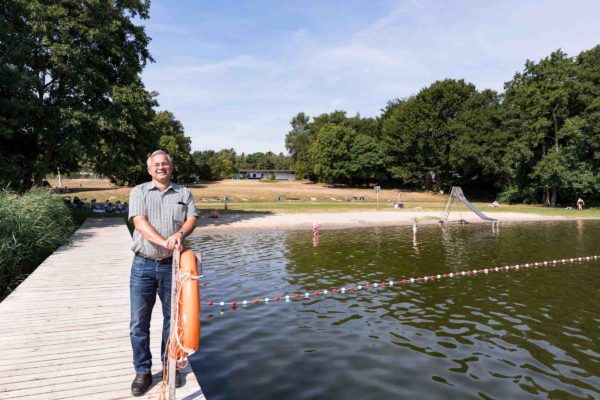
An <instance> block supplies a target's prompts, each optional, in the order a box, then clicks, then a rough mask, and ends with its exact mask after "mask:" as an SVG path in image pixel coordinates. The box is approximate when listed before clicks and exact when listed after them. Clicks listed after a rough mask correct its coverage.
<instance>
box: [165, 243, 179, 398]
mask: <svg viewBox="0 0 600 400" xmlns="http://www.w3.org/2000/svg"><path fill="white" fill-rule="evenodd" d="M179 255H180V252H179V249H175V250H174V251H173V266H172V271H171V330H170V332H169V337H173V329H177V327H176V326H175V315H176V312H177V299H176V298H175V292H176V288H177V272H178V270H179ZM166 351H167V352H169V349H168V348H167V350H166ZM167 354H169V364H168V371H169V400H175V374H176V373H177V372H176V371H177V369H176V366H177V360H176V359H175V357H173V356H172V355H171V354H170V352H169V353H167Z"/></svg>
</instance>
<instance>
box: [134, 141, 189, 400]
mask: <svg viewBox="0 0 600 400" xmlns="http://www.w3.org/2000/svg"><path fill="white" fill-rule="evenodd" d="M147 164H148V173H149V174H150V176H151V177H152V181H150V182H146V183H143V184H141V185H138V186H136V187H135V188H133V190H132V191H131V195H130V197H129V220H130V221H131V220H133V224H134V225H135V230H134V232H133V244H132V246H131V249H132V250H133V251H134V253H135V257H134V258H133V263H132V266H131V277H130V282H129V289H130V298H131V322H130V337H131V347H132V348H133V365H134V367H135V373H136V376H135V379H134V380H133V383H132V384H131V394H132V395H134V396H141V395H143V394H144V393H146V391H147V390H148V388H149V387H150V385H151V384H152V355H151V353H150V318H151V315H152V308H153V307H154V303H155V302H156V294H157V292H158V296H159V297H160V302H161V303H162V312H163V332H162V343H161V360H164V355H165V351H166V341H167V339H168V337H169V330H170V328H171V266H172V262H173V250H174V249H175V248H178V247H179V246H180V245H181V243H182V241H183V239H184V238H185V237H187V236H188V235H189V234H191V233H192V232H193V231H194V228H195V227H196V222H197V220H198V211H197V210H196V206H195V204H194V199H193V197H192V193H191V192H190V191H189V190H188V189H187V188H186V187H184V186H181V185H177V184H175V183H171V175H172V174H173V163H172V162H171V158H170V157H169V155H168V154H167V153H165V152H164V151H161V150H157V151H155V152H154V153H152V154H151V155H150V157H148V161H147ZM180 384H181V377H180V376H179V374H177V376H176V385H180Z"/></svg>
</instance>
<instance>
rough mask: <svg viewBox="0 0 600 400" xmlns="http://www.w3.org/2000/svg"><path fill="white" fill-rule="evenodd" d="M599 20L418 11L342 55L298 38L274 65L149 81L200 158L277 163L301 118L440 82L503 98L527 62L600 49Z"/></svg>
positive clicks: (190, 68) (234, 63) (540, 11)
mask: <svg viewBox="0 0 600 400" xmlns="http://www.w3.org/2000/svg"><path fill="white" fill-rule="evenodd" d="M599 16H600V5H599V4H598V3H597V2H595V1H583V0H582V1H571V2H569V4H568V5H566V6H565V5H564V3H563V2H558V1H555V2H547V1H544V2H541V1H540V2H533V3H527V4H525V3H522V2H506V3H498V2H493V3H492V2H475V1H473V2H468V1H463V2H458V3H452V4H450V3H444V2H434V1H429V2H427V1H425V2H423V1H410V2H406V3H403V4H402V5H400V6H398V7H397V8H395V9H393V10H391V12H390V13H389V14H388V15H386V16H384V17H382V18H380V19H379V20H375V21H372V22H371V23H369V24H366V25H365V27H364V29H362V30H360V31H357V32H354V33H353V34H351V35H349V36H348V37H347V38H342V39H340V38H337V40H336V44H335V45H331V44H327V43H321V42H320V37H318V36H315V35H312V34H311V33H310V32H309V31H307V30H296V31H292V32H289V33H288V35H287V36H285V37H282V38H281V39H280V43H279V49H280V53H279V54H278V55H277V56H272V57H270V58H268V59H265V58H264V57H259V56H257V55H254V54H246V53H241V54H237V55H233V56H229V57H221V58H219V59H218V60H216V61H208V60H206V59H203V58H201V57H195V56H194V55H193V54H187V55H185V57H181V56H174V57H173V58H172V60H171V59H170V58H169V59H165V58H163V59H158V60H157V63H156V64H153V65H150V66H148V68H147V70H146V71H145V72H144V81H145V82H146V85H147V87H148V88H150V89H152V90H157V91H159V92H160V97H159V102H160V103H161V107H162V108H165V109H169V110H171V111H173V112H174V113H175V115H176V117H177V118H178V119H180V120H181V121H182V123H183V124H184V126H185V128H186V133H187V134H188V135H190V136H191V137H192V141H193V142H192V145H193V148H194V149H206V148H212V149H215V150H218V149H220V148H225V147H233V148H235V149H236V151H238V152H242V151H244V152H246V153H251V152H255V151H268V150H271V151H275V152H279V151H285V150H284V138H285V133H286V132H287V131H288V130H289V121H290V119H291V118H292V117H293V116H294V115H295V114H296V113H298V112H300V111H304V112H306V113H308V114H309V115H312V116H314V115H318V114H320V113H324V112H330V111H333V110H335V109H344V110H347V111H348V112H349V113H350V114H354V113H356V112H360V113H361V115H365V116H376V115H378V114H379V112H380V109H381V108H383V107H384V106H385V105H386V103H387V101H389V100H391V99H393V98H397V97H407V96H410V95H412V94H415V93H416V92H418V91H419V90H420V89H421V88H423V87H425V86H428V85H429V84H431V83H433V82H434V81H435V80H438V79H444V78H464V79H465V80H467V81H470V82H473V83H475V84H476V85H477V87H478V88H479V89H483V88H492V89H495V90H502V87H503V84H504V82H505V81H508V80H510V79H511V78H512V76H513V75H514V73H515V72H517V71H519V70H521V69H522V67H523V64H524V62H525V60H526V59H527V58H529V59H534V60H537V59H540V58H542V57H545V56H547V55H549V54H550V52H552V51H553V50H556V49H557V48H559V47H560V48H562V49H563V50H564V51H566V52H567V53H568V54H570V55H576V54H577V53H578V52H580V51H581V50H584V49H588V48H591V47H593V46H595V45H596V44H598V33H599V32H598V31H599V30H598V28H597V27H598V26H600V17H599ZM162 29H166V28H164V27H163V28H162ZM215 47H218V45H215ZM162 50H163V52H164V49H162Z"/></svg>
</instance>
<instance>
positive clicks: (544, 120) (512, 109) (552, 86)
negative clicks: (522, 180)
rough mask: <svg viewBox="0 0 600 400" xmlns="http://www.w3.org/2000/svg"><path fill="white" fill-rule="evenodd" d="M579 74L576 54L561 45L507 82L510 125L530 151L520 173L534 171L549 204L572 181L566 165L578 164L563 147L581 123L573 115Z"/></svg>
mask: <svg viewBox="0 0 600 400" xmlns="http://www.w3.org/2000/svg"><path fill="white" fill-rule="evenodd" d="M575 78H576V69H575V64H574V61H573V59H572V58H570V57H568V56H567V55H566V54H565V53H563V52H562V51H561V50H557V51H555V52H553V53H552V54H551V55H550V56H549V57H546V58H544V59H543V60H541V61H540V62H538V63H535V62H533V61H529V60H528V61H526V63H525V69H524V71H523V72H520V73H517V74H515V76H514V78H513V80H512V81H510V82H507V83H506V85H505V89H506V92H505V100H504V107H505V110H506V123H505V127H506V129H507V130H508V131H509V132H511V133H512V135H513V136H514V137H515V138H516V140H518V141H520V142H521V143H522V146H523V147H526V148H528V149H529V150H530V151H529V153H523V154H524V155H525V156H526V158H525V159H521V160H518V161H519V164H520V165H521V166H522V168H524V169H523V170H521V171H520V172H521V173H529V177H530V178H532V179H533V182H531V183H530V184H533V185H535V187H536V188H539V189H541V190H542V193H543V201H544V203H545V204H547V205H556V203H557V198H558V193H559V191H560V190H562V189H567V188H569V187H570V186H572V185H571V182H570V181H569V179H568V177H569V174H565V169H566V170H573V169H576V168H577V167H576V165H573V164H572V163H571V162H570V157H568V156H567V155H566V154H565V149H564V147H565V146H569V144H570V143H571V142H572V140H573V139H574V138H575V136H576V135H577V130H578V128H577V126H578V125H579V123H578V122H577V121H576V120H571V118H578V117H577V116H576V115H575V114H574V113H573V105H574V102H575V98H576V96H575V90H574V89H575ZM561 163H568V164H561Z"/></svg>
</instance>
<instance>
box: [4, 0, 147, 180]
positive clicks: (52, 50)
mask: <svg viewBox="0 0 600 400" xmlns="http://www.w3.org/2000/svg"><path fill="white" fill-rule="evenodd" d="M148 9H149V2H147V1H142V0H131V1H126V2H122V1H117V2H106V1H103V0H89V1H85V2H81V1H76V0H60V1H54V2H46V1H40V0H6V1H4V2H2V4H1V5H0V76H1V78H0V94H1V101H2V107H0V157H1V159H0V161H2V162H9V163H13V164H12V165H16V167H15V168H13V169H12V170H11V171H9V173H11V174H13V176H10V177H9V176H6V174H5V173H6V170H4V171H3V176H2V180H3V181H4V182H6V181H8V180H12V181H13V182H14V181H28V180H29V179H30V177H31V176H32V175H33V176H34V177H35V179H36V181H39V180H40V179H41V178H42V177H43V176H44V175H45V174H46V172H48V171H50V170H54V169H55V168H56V167H59V166H62V167H63V168H66V169H70V168H76V167H77V165H78V163H79V161H80V160H81V158H84V157H85V156H87V159H88V160H91V161H92V162H94V161H95V160H96V158H97V154H95V151H96V150H97V149H98V147H99V146H100V147H101V146H103V145H104V144H103V143H102V142H105V143H109V145H114V146H115V152H117V153H118V154H121V157H123V158H124V159H126V158H128V157H129V156H130V155H129V154H127V153H119V150H120V149H121V147H123V146H124V147H131V135H132V133H131V132H130V131H121V132H116V131H115V128H118V127H119V125H120V121H118V119H119V118H121V117H122V115H123V114H124V113H125V114H128V115H131V114H138V116H140V115H141V114H144V113H139V112H138V111H137V110H134V111H132V112H130V111H129V110H124V109H122V108H121V109H119V107H118V105H117V104H116V103H118V104H120V105H121V107H122V106H126V105H127V104H131V102H130V101H127V100H123V97H127V96H131V95H136V94H140V95H141V96H142V97H144V98H147V97H148V95H149V94H148V93H146V92H145V91H144V89H143V86H142V85H141V83H140V80H139V74H140V72H141V71H142V68H143V67H144V66H145V64H146V62H147V61H148V60H150V59H151V58H150V54H149V53H148V50H147V46H148V41H149V38H148V37H147V36H146V34H145V32H144V28H143V26H141V25H136V24H135V22H134V19H135V18H141V19H145V18H148ZM124 92H129V93H128V94H126V93H124ZM150 97H151V96H150ZM142 101H146V100H142ZM149 101H150V102H152V100H149ZM115 119H117V121H115ZM138 122H139V121H138ZM107 126H108V127H109V129H106V127H107ZM127 129H128V127H126V130H127ZM137 134H139V133H136V135H137ZM121 140H122V141H123V142H121ZM100 158H101V157H100ZM113 158H114V157H113ZM121 161H122V162H123V163H124V164H127V162H126V161H127V160H121ZM130 161H133V162H137V160H130ZM99 162H100V168H102V167H101V164H102V160H100V161H99ZM129 165H131V164H129ZM129 165H128V166H129Z"/></svg>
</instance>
